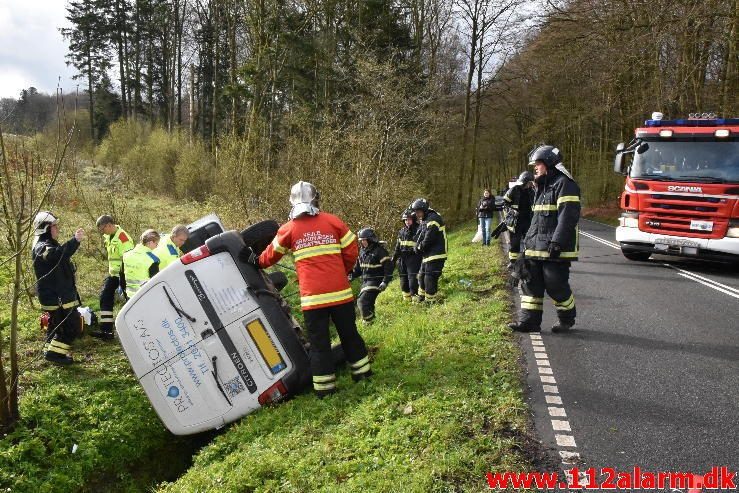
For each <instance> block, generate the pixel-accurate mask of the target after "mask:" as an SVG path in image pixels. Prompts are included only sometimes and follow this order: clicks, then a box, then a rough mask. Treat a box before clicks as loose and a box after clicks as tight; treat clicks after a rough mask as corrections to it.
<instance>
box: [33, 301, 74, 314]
mask: <svg viewBox="0 0 739 493" xmlns="http://www.w3.org/2000/svg"><path fill="white" fill-rule="evenodd" d="M79 304H80V302H79V301H70V302H69V303H64V304H63V305H56V306H54V305H41V306H40V308H41V309H42V310H44V311H47V312H53V311H54V310H56V309H58V308H65V309H66V308H73V307H75V306H78V305H79Z"/></svg>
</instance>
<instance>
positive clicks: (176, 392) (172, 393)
mask: <svg viewBox="0 0 739 493" xmlns="http://www.w3.org/2000/svg"><path fill="white" fill-rule="evenodd" d="M167 395H168V396H170V397H171V398H173V399H174V398H175V397H177V396H178V395H180V389H178V388H177V387H175V386H174V385H172V386H171V387H170V388H169V391H167Z"/></svg>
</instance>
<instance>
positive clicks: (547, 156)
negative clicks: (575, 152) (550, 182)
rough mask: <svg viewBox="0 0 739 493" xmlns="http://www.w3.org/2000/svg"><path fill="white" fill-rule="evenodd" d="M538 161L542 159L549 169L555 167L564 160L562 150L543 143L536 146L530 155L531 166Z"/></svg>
mask: <svg viewBox="0 0 739 493" xmlns="http://www.w3.org/2000/svg"><path fill="white" fill-rule="evenodd" d="M537 161H541V162H542V163H544V164H545V165H546V167H547V169H551V168H554V167H555V166H556V165H557V164H559V163H561V162H562V151H560V150H559V149H558V148H556V147H554V146H550V145H543V146H539V147H537V148H536V150H535V151H534V152H532V153H531V155H530V156H529V166H533V165H535V164H536V162H537Z"/></svg>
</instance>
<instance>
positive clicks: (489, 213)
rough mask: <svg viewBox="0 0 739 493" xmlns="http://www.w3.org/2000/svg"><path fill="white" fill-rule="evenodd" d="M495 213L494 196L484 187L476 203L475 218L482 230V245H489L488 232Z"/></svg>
mask: <svg viewBox="0 0 739 493" xmlns="http://www.w3.org/2000/svg"><path fill="white" fill-rule="evenodd" d="M494 214H495V197H493V194H492V193H491V192H490V189H489V188H486V189H485V190H484V191H483V192H482V198H480V201H479V202H478V203H477V219H478V222H479V223H480V230H481V232H482V245H483V246H489V245H490V232H491V231H492V229H491V227H492V224H493V215H494Z"/></svg>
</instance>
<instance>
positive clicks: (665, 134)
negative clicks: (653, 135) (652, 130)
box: [659, 129, 672, 139]
mask: <svg viewBox="0 0 739 493" xmlns="http://www.w3.org/2000/svg"><path fill="white" fill-rule="evenodd" d="M659 136H660V137H662V138H663V139H669V138H670V137H672V130H670V129H665V130H660V131H659Z"/></svg>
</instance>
